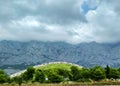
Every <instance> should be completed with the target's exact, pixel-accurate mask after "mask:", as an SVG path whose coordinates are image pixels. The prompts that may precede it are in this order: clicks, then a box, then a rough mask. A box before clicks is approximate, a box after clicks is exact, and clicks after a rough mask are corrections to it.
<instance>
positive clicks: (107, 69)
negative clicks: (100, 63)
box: [105, 65, 110, 79]
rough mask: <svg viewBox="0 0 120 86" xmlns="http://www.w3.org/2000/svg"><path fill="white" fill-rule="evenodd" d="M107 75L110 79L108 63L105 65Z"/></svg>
mask: <svg viewBox="0 0 120 86" xmlns="http://www.w3.org/2000/svg"><path fill="white" fill-rule="evenodd" d="M105 75H106V78H108V79H110V67H109V66H108V65H107V66H106V67H105Z"/></svg>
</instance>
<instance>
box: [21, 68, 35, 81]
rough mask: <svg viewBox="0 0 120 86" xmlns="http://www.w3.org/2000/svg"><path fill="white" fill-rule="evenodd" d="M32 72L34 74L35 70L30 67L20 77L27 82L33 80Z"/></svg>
mask: <svg viewBox="0 0 120 86" xmlns="http://www.w3.org/2000/svg"><path fill="white" fill-rule="evenodd" d="M34 72H35V68H33V67H32V66H30V67H28V69H27V70H26V71H25V72H24V73H23V74H22V75H21V76H22V78H23V80H24V81H29V80H32V79H33V75H34Z"/></svg>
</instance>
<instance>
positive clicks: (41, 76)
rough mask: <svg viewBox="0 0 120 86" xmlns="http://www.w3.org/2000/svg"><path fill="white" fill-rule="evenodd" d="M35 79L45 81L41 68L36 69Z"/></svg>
mask: <svg viewBox="0 0 120 86" xmlns="http://www.w3.org/2000/svg"><path fill="white" fill-rule="evenodd" d="M35 81H37V82H40V83H43V82H44V81H45V74H44V72H43V71H42V70H40V69H37V70H36V71H35Z"/></svg>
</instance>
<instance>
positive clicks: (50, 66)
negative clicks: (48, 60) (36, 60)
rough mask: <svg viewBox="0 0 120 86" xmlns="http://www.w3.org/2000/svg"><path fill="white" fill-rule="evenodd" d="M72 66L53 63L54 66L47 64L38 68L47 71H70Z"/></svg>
mask: <svg viewBox="0 0 120 86" xmlns="http://www.w3.org/2000/svg"><path fill="white" fill-rule="evenodd" d="M71 66H73V65H72V64H65V63H53V64H47V65H45V66H41V67H38V68H39V69H43V70H47V69H55V68H57V69H66V70H70V68H71Z"/></svg>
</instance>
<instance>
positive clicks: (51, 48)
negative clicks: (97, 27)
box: [0, 41, 120, 69]
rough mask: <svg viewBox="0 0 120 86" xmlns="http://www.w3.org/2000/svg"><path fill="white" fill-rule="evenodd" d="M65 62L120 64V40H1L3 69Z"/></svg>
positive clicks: (86, 65) (83, 64)
mask: <svg viewBox="0 0 120 86" xmlns="http://www.w3.org/2000/svg"><path fill="white" fill-rule="evenodd" d="M55 61H66V62H71V63H75V64H78V65H82V66H85V67H92V66H94V65H95V64H98V65H101V66H105V65H107V64H108V65H110V66H112V67H120V63H119V62H120V43H115V44H107V43H106V44H102V43H101V44H100V43H96V42H91V43H80V44H77V45H72V44H67V43H64V42H39V41H30V42H17V41H0V68H2V69H12V68H13V69H15V68H16V69H24V68H27V67H28V66H29V65H37V64H42V63H46V62H55Z"/></svg>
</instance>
